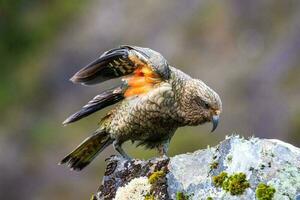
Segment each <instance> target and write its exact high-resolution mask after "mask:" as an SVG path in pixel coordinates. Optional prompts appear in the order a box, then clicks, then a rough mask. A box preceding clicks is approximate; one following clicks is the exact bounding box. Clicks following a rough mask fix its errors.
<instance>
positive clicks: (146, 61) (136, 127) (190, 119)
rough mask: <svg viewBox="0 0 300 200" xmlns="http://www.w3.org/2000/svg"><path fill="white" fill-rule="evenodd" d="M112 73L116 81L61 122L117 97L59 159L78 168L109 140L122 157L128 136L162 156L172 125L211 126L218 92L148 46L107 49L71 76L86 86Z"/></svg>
mask: <svg viewBox="0 0 300 200" xmlns="http://www.w3.org/2000/svg"><path fill="white" fill-rule="evenodd" d="M118 77H123V83H122V84H121V85H119V86H116V87H114V88H112V89H109V90H106V91H104V92H102V93H101V94H99V95H97V96H96V97H95V98H94V99H93V100H91V101H90V102H89V103H88V104H87V105H85V106H84V107H83V108H82V109H81V110H79V111H78V112H76V113H75V114H73V115H71V116H70V117H69V118H68V119H66V120H65V121H64V123H63V124H68V123H71V122H75V121H77V120H79V119H81V118H83V117H86V116H88V115H90V114H92V113H93V112H96V111H98V110H100V109H102V108H104V107H106V106H109V105H112V104H115V103H117V102H119V104H118V105H117V106H116V107H115V108H114V109H113V110H111V111H110V112H109V113H108V114H107V115H106V116H105V117H104V118H102V120H101V122H100V127H99V129H98V130H97V131H96V132H95V133H94V134H93V135H92V136H91V137H89V138H87V139H86V140H85V141H84V142H83V143H81V144H80V145H79V146H78V147H77V148H76V149H75V150H74V151H73V152H71V153H70V154H69V155H68V156H66V157H65V158H64V159H63V160H62V161H61V164H63V163H67V164H68V165H69V166H70V167H71V168H72V169H75V170H81V169H82V168H84V167H85V166H86V165H88V164H89V163H90V162H91V161H92V160H93V159H94V158H95V157H96V155H97V154H98V153H100V152H101V151H102V150H103V149H104V148H106V147H107V146H108V145H110V144H113V146H114V148H115V149H116V150H117V151H118V152H119V153H120V154H121V155H123V156H124V157H127V158H128V156H127V154H126V153H125V152H124V151H123V149H122V148H121V145H122V143H123V142H125V141H128V140H131V141H133V142H137V145H144V146H145V147H147V148H157V149H158V151H159V153H160V155H165V154H166V153H167V150H168V144H169V142H170V139H171V137H172V136H173V134H174V133H175V131H176V129H177V128H178V127H182V126H186V125H190V126H195V125H199V124H203V123H205V122H212V123H213V130H214V129H215V128H216V127H217V124H218V120H219V115H220V113H221V111H222V103H221V100H220V98H219V96H218V94H217V93H216V92H214V91H213V90H212V89H211V88H209V87H208V86H207V85H206V84H205V83H203V82H202V81H201V80H198V79H193V78H191V77H190V76H188V75H187V74H185V73H183V72H182V71H180V70H178V69H176V68H174V67H172V66H170V65H169V64H168V62H167V61H166V60H165V59H164V57H162V56H161V54H159V53H158V52H156V51H153V50H151V49H148V48H142V47H135V46H121V47H119V48H116V49H112V50H110V51H107V52H105V53H104V54H102V55H101V56H100V57H99V58H98V59H96V60H95V61H94V62H92V63H91V64H89V65H87V66H86V67H84V68H83V69H81V70H80V71H78V72H77V73H76V74H75V75H74V76H73V77H72V78H71V81H73V82H74V83H81V84H84V85H90V84H96V83H101V82H103V81H106V80H109V79H113V78H118ZM213 130H212V131H213Z"/></svg>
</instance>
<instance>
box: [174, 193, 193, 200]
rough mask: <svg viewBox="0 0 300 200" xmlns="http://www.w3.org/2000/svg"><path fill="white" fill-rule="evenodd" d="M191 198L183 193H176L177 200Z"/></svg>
mask: <svg viewBox="0 0 300 200" xmlns="http://www.w3.org/2000/svg"><path fill="white" fill-rule="evenodd" d="M189 199H190V196H189V195H186V194H184V193H183V192H177V193H176V200H189Z"/></svg>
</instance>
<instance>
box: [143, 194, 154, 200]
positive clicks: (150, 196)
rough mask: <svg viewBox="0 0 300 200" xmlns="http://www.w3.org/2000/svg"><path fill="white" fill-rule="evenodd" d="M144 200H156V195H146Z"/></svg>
mask: <svg viewBox="0 0 300 200" xmlns="http://www.w3.org/2000/svg"><path fill="white" fill-rule="evenodd" d="M144 200H155V198H154V195H153V194H146V196H145V199H144Z"/></svg>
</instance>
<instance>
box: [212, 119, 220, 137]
mask: <svg viewBox="0 0 300 200" xmlns="http://www.w3.org/2000/svg"><path fill="white" fill-rule="evenodd" d="M211 122H212V124H213V127H212V130H211V133H212V132H214V130H216V128H217V127H218V124H219V115H213V117H212V120H211Z"/></svg>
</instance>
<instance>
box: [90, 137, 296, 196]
mask: <svg viewBox="0 0 300 200" xmlns="http://www.w3.org/2000/svg"><path fill="white" fill-rule="evenodd" d="M299 196H300V149H299V148H296V147H294V146H292V145H290V144H287V143H284V142H282V141H279V140H272V139H259V138H249V139H244V138H240V137H239V136H230V137H228V138H226V139H225V140H224V141H222V142H221V143H220V144H219V145H217V146H216V147H209V148H207V149H203V150H198V151H196V152H194V153H186V154H182V155H177V156H174V157H172V158H154V159H151V160H147V161H143V160H136V159H133V160H130V161H129V160H125V159H123V158H121V157H119V156H114V157H111V158H110V159H108V164H107V169H106V172H105V175H104V178H103V182H102V185H101V186H100V188H99V190H98V192H97V194H95V196H94V199H116V200H121V199H122V200H123V199H148V200H150V199H151V200H152V199H159V200H161V199H162V200H164V199H178V200H186V199H189V200H200V199H203V200H206V199H245V200H249V199H259V200H268V199H278V200H285V199H287V200H288V199H296V198H297V199H298V198H299Z"/></svg>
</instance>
